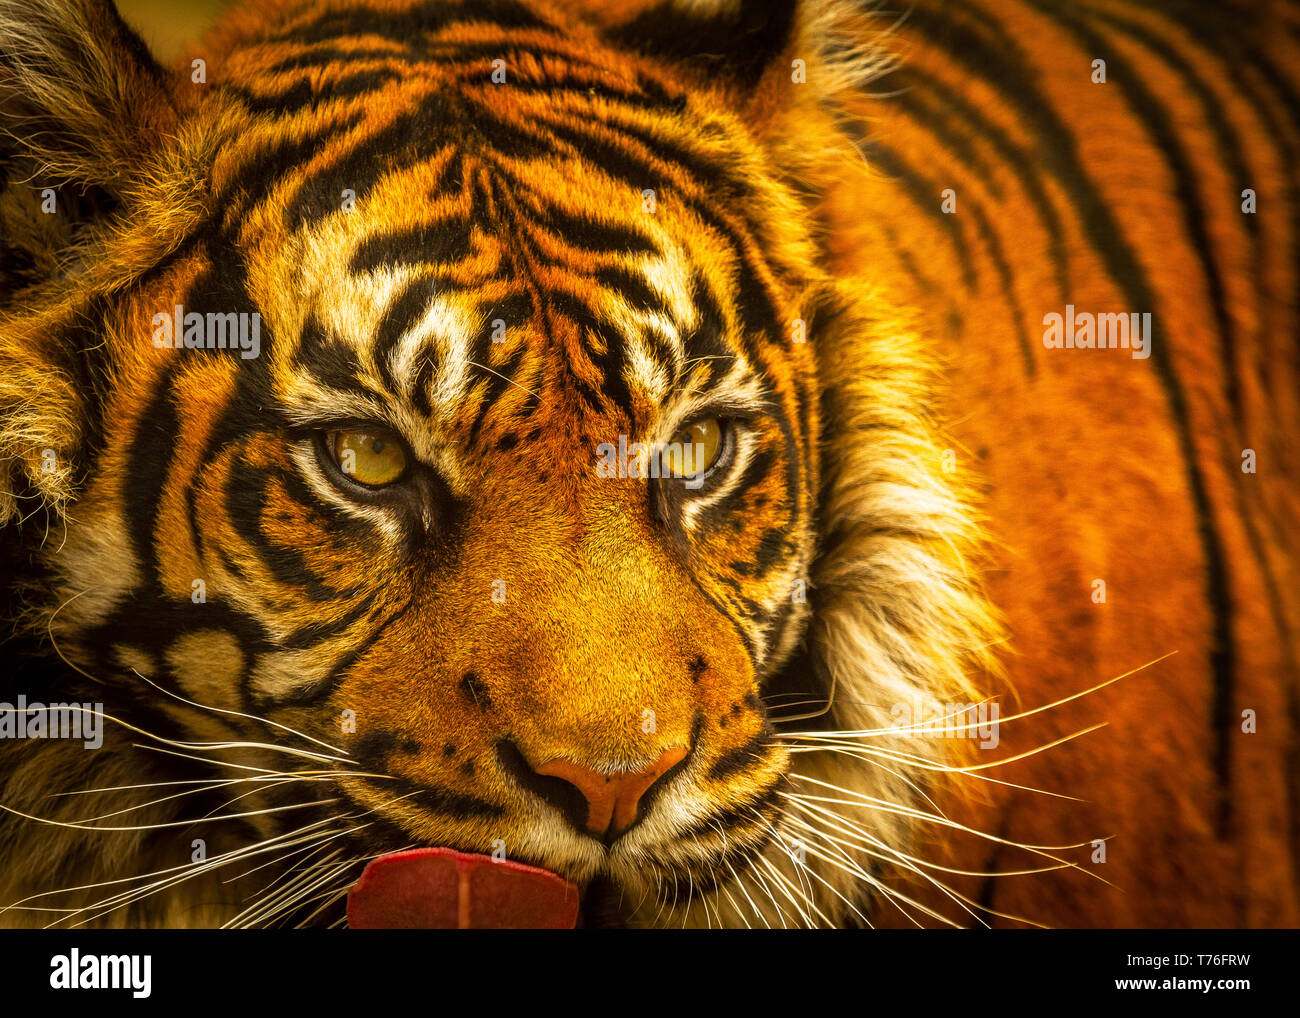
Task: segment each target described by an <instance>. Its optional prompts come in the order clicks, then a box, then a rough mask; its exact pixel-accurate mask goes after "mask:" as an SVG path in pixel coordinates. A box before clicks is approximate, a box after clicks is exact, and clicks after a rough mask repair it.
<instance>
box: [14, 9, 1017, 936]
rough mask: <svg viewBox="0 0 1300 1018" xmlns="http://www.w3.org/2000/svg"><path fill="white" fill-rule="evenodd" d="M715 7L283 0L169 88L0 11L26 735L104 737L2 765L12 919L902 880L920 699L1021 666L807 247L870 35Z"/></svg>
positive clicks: (954, 523)
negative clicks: (496, 866) (410, 856)
mask: <svg viewBox="0 0 1300 1018" xmlns="http://www.w3.org/2000/svg"><path fill="white" fill-rule="evenodd" d="M705 6H707V5H703V6H702V5H687V4H681V5H672V4H665V5H662V6H657V7H653V8H643V9H641V10H640V11H636V12H628V11H624V10H622V9H619V8H618V7H617V5H599V4H593V5H590V9H581V8H576V7H572V6H571V7H567V8H564V7H558V6H556V7H552V6H550V5H547V4H543V3H532V2H531V0H529V2H520V3H515V2H505V0H494V2H492V3H488V4H482V3H464V4H461V3H456V2H412V3H403V2H380V0H366V2H360V0H349V2H347V3H338V4H336V3H311V4H308V3H295V2H281V3H272V4H262V5H256V6H251V7H249V8H248V9H246V10H242V11H239V12H237V13H235V14H232V15H230V16H229V17H227V18H226V19H225V21H224V23H223V24H222V25H220V26H219V27H218V29H217V30H216V31H215V33H214V34H213V35H211V36H210V37H209V39H208V41H207V43H206V44H205V46H204V48H203V53H204V58H203V60H202V61H199V62H196V63H193V64H190V63H187V64H186V65H185V66H183V67H181V68H179V69H177V70H167V69H164V68H162V67H161V66H160V65H159V64H158V63H156V62H155V61H154V59H153V58H152V57H151V56H150V55H149V53H148V52H147V50H146V48H145V47H144V45H143V44H142V43H141V42H140V41H139V39H138V38H137V37H136V36H135V34H134V33H133V32H132V30H131V29H130V28H128V27H127V26H126V24H125V23H124V22H123V21H122V20H121V19H120V17H119V16H118V15H117V14H116V12H115V11H114V10H113V8H112V7H111V5H109V4H106V3H92V2H84V3H83V2H70V0H59V2H55V3H44V2H40V3H38V2H35V0H31V2H27V0H5V2H2V3H0V38H3V40H4V42H3V43H2V44H0V112H2V114H3V123H4V135H3V142H2V147H0V180H2V181H3V187H4V190H3V192H0V221H2V223H3V230H2V231H0V232H3V234H4V236H5V238H6V240H5V245H6V248H5V252H4V255H5V257H4V260H3V263H0V271H3V273H4V275H3V278H2V279H0V283H2V284H3V291H2V292H3V305H2V307H3V314H4V318H3V324H2V325H0V462H3V464H4V471H3V474H2V475H0V514H3V518H4V520H5V523H6V527H5V532H6V536H7V542H8V544H7V548H6V556H7V558H8V559H9V562H10V563H11V565H12V575H14V576H19V577H21V578H22V579H21V581H15V582H12V583H10V584H9V587H10V589H9V591H8V594H9V596H10V599H11V602H12V603H11V605H10V615H11V616H12V617H13V618H14V619H16V620H17V622H16V627H15V628H16V635H15V637H14V638H13V640H11V642H10V644H9V647H10V656H11V659H12V660H14V661H19V662H21V663H20V665H19V667H17V668H15V669H14V670H13V671H12V672H11V673H10V674H9V675H8V676H7V681H6V684H5V687H4V692H5V694H6V695H5V696H4V697H2V698H0V699H4V700H5V701H7V702H8V704H10V705H12V704H14V703H16V702H17V699H16V698H17V697H18V696H19V695H23V696H25V697H26V700H27V702H37V701H39V702H41V703H44V704H47V705H48V704H56V703H59V704H73V705H85V706H84V708H79V709H84V711H85V712H86V713H87V715H88V716H93V717H94V718H95V719H96V720H97V721H100V722H102V743H103V744H102V746H100V747H99V748H98V749H94V750H88V749H86V748H85V747H84V746H83V744H82V743H80V742H76V741H73V740H71V739H50V738H29V739H5V740H0V761H2V762H0V775H2V777H0V805H2V806H3V809H4V816H3V819H0V859H3V860H4V865H3V868H2V870H0V872H2V874H3V875H2V876H0V908H3V909H4V911H0V922H2V923H4V924H6V925H12V926H40V925H57V926H76V925H100V926H131V927H134V926H218V925H227V926H299V925H321V926H340V925H345V924H346V915H345V911H344V909H345V906H346V898H347V894H348V891H349V888H351V887H352V886H353V885H354V884H355V883H356V881H357V879H358V877H359V876H360V874H361V872H362V871H363V869H364V868H365V867H366V865H367V864H368V863H369V862H371V861H373V860H374V859H376V858H383V857H386V856H388V855H390V854H392V853H395V852H398V851H401V850H405V849H411V848H421V847H426V848H428V847H445V848H450V849H454V850H456V851H457V852H460V853H475V854H480V855H493V856H495V857H497V858H505V859H509V860H512V861H515V862H519V863H522V864H526V865H528V866H532V867H537V868H540V869H543V870H546V871H549V872H551V873H553V874H556V875H558V876H560V877H562V878H564V879H565V880H567V881H570V882H572V883H573V884H574V885H575V886H576V887H578V888H579V891H580V894H581V895H582V906H581V907H582V912H581V917H580V919H579V921H580V922H581V923H584V924H586V925H630V926H656V925H664V926H699V927H704V926H724V927H728V926H739V927H759V926H809V925H811V926H844V925H864V924H867V923H868V922H870V921H871V916H872V913H873V911H874V910H875V909H877V908H879V907H880V904H881V902H882V901H884V900H886V899H893V898H895V896H896V895H897V894H899V893H902V892H895V891H893V890H892V888H894V887H899V888H905V887H906V883H907V880H908V879H909V878H911V877H912V876H913V875H914V874H915V873H916V867H915V865H914V864H913V863H912V862H911V859H912V856H911V855H910V854H909V853H910V852H911V851H912V850H914V848H915V842H916V840H917V839H916V828H917V826H918V820H917V818H918V817H919V816H921V815H923V814H924V813H925V811H926V809H927V807H926V805H925V804H926V802H927V799H928V796H929V794H931V793H932V792H933V791H934V789H935V787H936V785H937V784H939V783H940V782H941V781H943V780H945V775H946V774H947V773H948V772H949V771H951V770H952V769H953V768H955V767H957V766H958V765H959V764H960V762H961V760H962V759H963V757H962V749H961V747H962V746H963V745H965V743H964V742H963V741H962V740H942V739H916V738H909V737H908V735H909V733H908V732H907V731H905V730H900V729H899V728H898V727H897V721H896V719H895V717H894V716H893V715H891V707H893V706H894V705H896V704H899V703H912V702H915V701H917V700H918V699H924V700H926V701H928V702H936V703H952V702H972V701H979V700H982V699H983V698H984V697H985V696H986V695H987V694H988V692H989V691H990V690H989V689H988V688H985V687H986V686H988V685H989V684H991V683H992V681H993V679H992V677H993V676H995V675H996V664H995V662H994V661H993V659H992V657H991V654H990V651H989V649H988V648H989V647H991V646H993V645H994V644H996V643H997V642H998V640H999V639H1000V637H1001V631H1000V628H999V622H998V618H997V615H996V613H995V611H994V610H993V609H992V608H991V606H990V605H989V604H988V603H987V601H986V600H985V598H984V596H983V595H982V593H981V589H980V584H979V582H978V578H977V576H976V574H975V570H976V568H977V566H978V563H979V561H980V557H981V546H982V539H981V528H980V521H979V519H978V517H977V516H976V514H975V513H974V512H973V510H972V509H971V508H970V506H971V504H972V490H973V489H972V486H971V485H972V482H971V481H970V480H968V479H967V478H965V477H964V476H963V475H962V474H961V473H960V472H958V471H954V470H952V469H951V464H948V463H946V462H945V456H944V452H945V449H946V448H947V447H948V445H949V444H950V443H949V442H948V441H947V440H945V439H944V438H942V437H941V436H940V435H939V433H938V431H937V425H936V419H937V418H936V415H937V414H938V413H939V410H938V409H937V408H938V407H939V405H940V404H939V403H938V398H939V394H938V391H937V390H938V378H939V375H938V368H939V366H938V365H937V364H936V363H935V362H934V359H933V351H932V349H931V345H930V343H929V341H928V339H927V337H926V335H925V330H924V329H923V328H922V327H920V326H919V325H918V324H917V322H916V321H915V320H913V318H912V317H911V316H910V315H909V314H908V313H907V312H906V311H905V310H903V309H900V308H896V307H894V306H892V304H891V301H890V298H889V294H888V293H882V292H879V291H878V290H876V289H873V288H872V287H870V286H868V285H867V284H866V283H865V282H863V281H861V280H859V279H857V278H856V277H855V275H854V274H853V272H852V271H848V270H846V269H845V266H844V264H843V262H844V257H843V253H842V252H838V253H835V254H832V251H831V247H832V238H833V236H834V233H835V216H836V215H838V214H841V213H838V212H837V211H836V207H835V206H834V203H832V202H831V200H830V199H831V197H832V196H838V199H837V200H838V201H841V202H842V200H843V195H844V189H845V188H846V187H847V186H849V185H850V184H852V182H853V181H854V180H855V179H857V178H856V176H855V175H856V174H860V173H862V172H863V171H862V167H861V164H860V161H859V159H858V157H857V155H856V153H855V151H854V150H853V148H852V145H851V144H850V143H849V141H847V140H846V139H845V138H844V137H843V135H842V133H841V132H840V131H839V130H838V129H837V126H836V119H835V118H836V104H837V102H838V101H839V98H840V97H841V96H842V95H845V94H851V93H855V92H858V91H860V90H861V89H862V88H863V87H864V86H865V84H866V83H867V82H868V81H869V80H870V79H871V77H872V75H873V74H874V73H875V72H876V70H877V69H878V67H879V65H880V64H881V63H882V62H883V61H884V60H885V57H884V56H883V55H882V54H880V53H878V52H877V51H876V50H875V48H874V46H873V45H872V42H871V40H873V39H875V38H876V37H877V36H878V34H879V32H880V28H881V26H880V25H878V24H877V23H876V22H875V20H874V18H873V17H871V16H869V15H866V14H862V13H858V12H857V10H856V8H855V6H854V5H850V4H843V5H841V4H837V3H807V4H803V3H801V4H799V5H791V6H790V9H789V10H788V11H786V12H772V11H765V10H763V8H765V7H766V6H777V5H763V4H749V3H741V4H733V5H719V6H718V10H717V11H716V12H712V13H710V12H708V11H706V10H705V9H704V7H705ZM792 61H794V62H796V63H798V62H804V63H805V64H806V66H807V67H808V68H810V69H811V73H809V74H808V75H807V78H806V80H800V78H799V75H798V74H795V75H793V76H792V74H791V66H792ZM200 64H202V67H200ZM43 205H44V206H45V207H44V208H43V207H42V206H43ZM51 208H52V209H53V211H50V209H51ZM862 257H864V258H866V257H869V255H868V254H867V253H863V255H862ZM254 315H255V316H257V317H256V322H255V327H256V330H257V332H256V335H257V337H258V344H257V349H256V352H255V354H252V355H250V351H251V350H252V346H251V344H250V343H249V342H248V337H249V336H251V335H252V330H251V328H250V327H249V322H250V321H251V318H250V317H249V316H254ZM240 316H243V317H242V318H241V317H240ZM241 322H242V323H243V324H242V325H241ZM240 337H242V339H241V338H240ZM610 449H614V450H620V453H619V455H617V456H614V457H612V458H611V457H610V456H608V455H605V454H603V453H602V450H605V452H608V450H610Z"/></svg>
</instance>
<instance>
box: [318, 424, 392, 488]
mask: <svg viewBox="0 0 1300 1018" xmlns="http://www.w3.org/2000/svg"><path fill="white" fill-rule="evenodd" d="M329 448H330V452H331V453H333V455H334V462H335V463H337V464H338V466H339V469H340V470H342V471H343V473H345V474H347V476H348V477H350V478H352V480H354V481H356V482H357V483H358V484H365V485H368V486H369V487H372V488H379V487H383V486H384V485H386V484H392V483H394V482H395V481H399V480H401V479H402V475H403V474H405V473H406V450H405V449H403V448H402V444H401V443H400V442H398V441H397V439H395V438H394V437H393V436H392V435H389V434H386V433H384V432H381V431H366V430H364V429H360V428H356V429H342V430H339V431H335V432H332V433H331V434H330V441H329Z"/></svg>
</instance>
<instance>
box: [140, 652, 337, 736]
mask: <svg viewBox="0 0 1300 1018" xmlns="http://www.w3.org/2000/svg"><path fill="white" fill-rule="evenodd" d="M131 671H133V672H135V674H136V677H137V678H140V679H143V680H144V681H145V682H147V683H149V685H151V686H153V688H154V689H156V690H158V691H159V692H160V693H163V694H164V695H166V696H170V697H171V698H172V699H173V700H179V701H180V702H181V703H183V704H187V705H188V706H190V707H197V708H198V709H199V710H206V711H209V712H211V713H213V714H226V715H229V716H231V717H237V718H244V719H245V720H247V721H258V722H261V723H262V724H264V725H270V726H271V727H272V728H278V729H279V730H280V731H282V732H288V733H289V734H290V735H296V736H298V738H300V739H306V740H307V741H308V742H314V743H315V744H316V745H317V746H324V747H325V748H326V749H328V750H332V751H333V752H335V753H342V754H343V756H344V757H349V756H351V754H350V753H348V752H347V750H344V749H340V748H339V747H338V746H331V745H330V744H329V743H328V742H323V741H321V740H320V739H317V738H315V737H313V736H311V735H308V734H307V733H306V732H300V731H298V729H296V728H291V727H289V726H288V725H285V724H281V723H280V722H279V721H272V720H271V719H270V718H263V717H258V716H257V715H256V714H245V713H243V712H242V711H237V710H229V709H227V708H224V707H210V706H208V705H207V704H204V703H198V702H196V701H194V700H190V699H187V698H186V697H183V696H181V695H180V694H179V693H175V692H172V691H171V690H170V689H166V688H164V687H163V686H160V685H158V683H156V682H154V681H153V679H150V678H148V677H147V676H144V675H141V674H140V673H139V672H138V671H136V669H134V668H132V669H131Z"/></svg>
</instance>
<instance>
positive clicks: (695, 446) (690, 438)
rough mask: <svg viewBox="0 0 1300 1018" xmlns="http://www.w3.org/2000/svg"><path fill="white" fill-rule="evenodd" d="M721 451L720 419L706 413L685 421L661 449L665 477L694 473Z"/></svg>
mask: <svg viewBox="0 0 1300 1018" xmlns="http://www.w3.org/2000/svg"><path fill="white" fill-rule="evenodd" d="M721 451H722V422H721V421H719V420H718V419H717V418H716V417H706V418H704V419H703V420H699V421H695V422H694V423H692V424H688V425H686V427H684V428H682V429H681V430H680V431H679V432H677V434H675V435H674V436H673V437H672V440H671V441H670V442H669V443H668V447H667V448H666V449H665V450H664V453H663V464H664V470H663V474H664V476H666V477H698V476H699V475H700V474H702V473H704V472H705V471H706V470H708V469H709V467H711V466H713V464H714V463H715V462H716V461H717V459H718V454H719V453H720V452H721Z"/></svg>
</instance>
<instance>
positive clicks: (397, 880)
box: [348, 848, 578, 930]
mask: <svg viewBox="0 0 1300 1018" xmlns="http://www.w3.org/2000/svg"><path fill="white" fill-rule="evenodd" d="M577 921H578V888H577V887H575V886H574V885H573V884H571V883H569V881H567V880H565V879H564V878H563V877H561V876H559V875H557V874H555V873H552V872H551V871H550V870H543V869H538V868H537V867H536V866H524V865H523V864H521V863H517V862H511V861H510V860H508V859H501V860H496V859H493V858H491V857H490V856H486V855H471V854H469V853H467V852H457V851H455V850H453V849H450V848H416V849H412V850H411V851H409V852H394V853H392V854H391V855H384V856H380V857H379V858H378V859H376V860H375V861H374V862H372V863H371V864H370V865H369V866H367V867H366V868H365V871H364V872H363V873H362V874H361V879H360V880H358V881H357V884H356V886H355V887H354V888H352V892H351V893H350V894H349V895H348V926H350V927H351V928H352V929H354V930H456V929H461V930H470V929H474V930H508V929H534V930H536V929H548V930H570V929H573V925H574V923H576V922H577Z"/></svg>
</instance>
